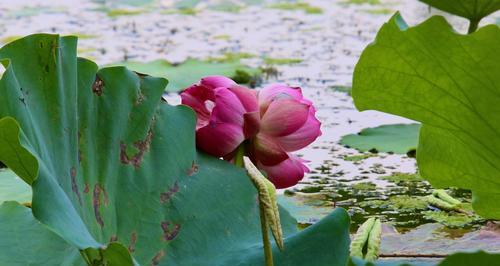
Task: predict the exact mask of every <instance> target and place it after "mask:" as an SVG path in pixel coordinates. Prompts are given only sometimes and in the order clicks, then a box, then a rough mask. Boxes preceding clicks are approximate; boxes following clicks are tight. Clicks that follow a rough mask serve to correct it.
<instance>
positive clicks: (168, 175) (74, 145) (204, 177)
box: [0, 34, 349, 266]
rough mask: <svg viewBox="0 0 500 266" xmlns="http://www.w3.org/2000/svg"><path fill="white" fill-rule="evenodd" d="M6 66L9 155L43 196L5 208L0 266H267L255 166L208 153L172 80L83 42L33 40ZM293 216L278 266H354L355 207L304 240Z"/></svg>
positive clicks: (3, 151)
mask: <svg viewBox="0 0 500 266" xmlns="http://www.w3.org/2000/svg"><path fill="white" fill-rule="evenodd" d="M0 58H1V61H2V62H3V63H4V65H5V66H6V71H5V73H4V75H3V76H2V78H1V79H0V142H2V141H3V142H6V143H7V142H8V143H9V145H0V160H1V161H2V162H3V163H5V164H6V165H7V166H8V167H9V168H10V169H12V171H14V172H15V173H16V174H17V175H18V176H19V177H21V178H22V179H23V180H24V181H26V183H28V184H30V185H31V189H32V192H33V199H32V209H31V211H32V212H31V211H30V209H28V208H25V207H23V206H21V205H19V204H18V203H15V202H14V203H13V202H4V203H3V204H2V205H0V228H1V229H0V230H3V231H2V232H4V231H5V232H13V233H12V234H6V235H7V236H6V235H4V234H3V233H2V239H0V246H1V247H2V252H1V255H0V265H27V264H30V263H31V262H32V261H47V264H51V265H59V264H62V265H75V264H76V265H78V264H81V263H82V258H81V257H80V254H79V253H78V250H80V251H81V253H82V255H83V258H84V259H85V260H86V261H87V263H88V264H95V265H104V264H105V265H120V266H122V265H124V266H126V265H132V263H133V260H134V261H135V262H136V263H137V264H139V265H234V264H236V263H241V264H248V265H257V264H262V263H263V252H262V248H261V243H262V242H261V233H260V222H259V209H258V205H257V201H256V190H255V188H254V187H253V185H252V184H251V182H250V180H249V178H248V177H247V176H246V174H245V171H244V170H243V169H238V168H236V167H235V166H233V165H231V164H229V163H227V162H225V161H222V160H219V159H216V158H212V157H210V156H207V155H203V154H199V153H197V152H196V149H195V140H194V128H195V115H194V112H193V111H192V110H191V109H189V108H188V107H186V106H170V105H168V104H166V103H163V102H162V101H161V95H162V94H163V92H164V88H165V86H166V85H167V81H166V80H165V79H162V78H154V77H149V76H144V75H138V74H136V73H134V72H131V71H129V70H127V69H126V68H124V67H110V68H103V69H100V70H98V68H97V66H96V64H94V63H93V62H91V61H88V60H85V59H77V58H76V38H75V37H59V36H57V35H46V34H37V35H32V36H28V37H26V38H23V39H20V40H17V41H15V42H13V43H10V44H8V45H6V46H5V47H3V48H2V49H0ZM0 177H1V176H0ZM2 182H10V179H9V178H7V179H4V180H3V179H0V186H1V185H2ZM2 200H9V199H4V198H2ZM11 200H19V199H17V198H15V197H13V198H11ZM13 213H14V214H15V215H13ZM281 213H282V216H281V217H282V223H283V229H284V233H285V236H286V239H285V252H284V253H279V252H278V251H277V250H275V254H274V256H275V261H276V265H304V264H306V263H307V261H305V260H307V259H308V258H309V256H314V257H315V258H316V259H318V260H319V261H320V262H321V264H320V265H327V264H330V263H331V264H336V265H341V264H343V263H345V262H346V261H347V259H348V248H349V232H348V231H349V230H348V228H349V217H348V215H347V213H346V212H345V211H344V210H342V209H338V210H336V211H334V212H333V213H332V214H330V215H329V216H327V217H326V218H325V219H324V220H322V221H320V222H318V223H317V224H315V225H313V226H311V227H309V228H308V229H307V230H304V231H301V232H297V223H296V221H295V220H294V219H293V218H291V216H290V215H289V214H288V213H287V212H286V211H282V212H281ZM33 217H34V218H35V219H36V220H35V219H33ZM13 219H16V220H13ZM18 220H19V221H23V222H17V221H18ZM40 223H41V224H40ZM27 227H29V228H28V229H29V230H28V229H27ZM23 230H26V232H25V233H24V232H23ZM19 232H23V234H24V237H26V238H29V239H31V240H33V241H22V239H23V238H22V237H20V234H21V233H19ZM6 237H7V238H9V239H6ZM11 238H15V239H11ZM35 240H36V241H35ZM19 250H29V252H26V253H23V255H22V256H20V255H19V254H18V252H19ZM61 250H65V251H67V252H61ZM31 251H40V253H43V254H33V253H32V252H31ZM304 254H307V255H308V256H305V255H304ZM327 262H328V263H327Z"/></svg>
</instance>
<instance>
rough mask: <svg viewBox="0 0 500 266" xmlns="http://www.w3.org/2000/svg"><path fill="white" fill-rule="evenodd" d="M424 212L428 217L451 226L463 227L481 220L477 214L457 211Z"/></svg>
mask: <svg viewBox="0 0 500 266" xmlns="http://www.w3.org/2000/svg"><path fill="white" fill-rule="evenodd" d="M423 213H424V217H425V218H426V219H429V220H433V221H436V222H438V223H440V224H444V225H446V226H447V227H449V228H461V227H465V226H469V225H472V224H474V223H476V222H478V221H481V218H480V217H477V216H475V215H466V214H463V213H456V212H446V211H424V212H423Z"/></svg>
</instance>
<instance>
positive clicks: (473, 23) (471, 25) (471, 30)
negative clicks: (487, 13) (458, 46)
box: [467, 19, 481, 34]
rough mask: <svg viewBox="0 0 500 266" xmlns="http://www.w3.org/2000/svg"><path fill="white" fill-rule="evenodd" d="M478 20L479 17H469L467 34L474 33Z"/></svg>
mask: <svg viewBox="0 0 500 266" xmlns="http://www.w3.org/2000/svg"><path fill="white" fill-rule="evenodd" d="M479 21H481V20H480V19H471V20H470V23H469V30H468V31H467V33H468V34H471V33H474V32H475V31H476V30H477V28H478V26H479Z"/></svg>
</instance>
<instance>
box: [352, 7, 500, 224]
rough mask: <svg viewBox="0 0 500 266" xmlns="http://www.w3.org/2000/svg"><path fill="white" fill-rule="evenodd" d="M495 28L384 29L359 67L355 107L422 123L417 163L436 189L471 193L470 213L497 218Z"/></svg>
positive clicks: (398, 24) (498, 38) (397, 25)
mask: <svg viewBox="0 0 500 266" xmlns="http://www.w3.org/2000/svg"><path fill="white" fill-rule="evenodd" d="M498 62H500V29H499V28H498V26H495V25H490V26H487V27H484V28H481V29H480V30H479V31H478V32H476V33H474V34H471V35H460V34H458V33H456V32H454V31H453V30H452V29H451V27H450V25H449V24H448V23H447V22H446V21H445V20H444V19H443V18H442V17H433V18H431V19H429V20H427V21H426V22H424V23H422V24H420V25H418V26H416V27H413V28H407V27H406V24H405V23H404V21H403V20H402V18H401V17H400V16H399V15H396V16H394V17H393V18H392V19H391V20H390V21H389V22H388V23H387V24H385V25H384V26H383V27H382V29H381V30H380V32H379V33H378V35H377V38H376V41H375V42H374V43H373V44H372V45H370V46H369V47H368V48H366V50H365V51H364V52H363V54H362V56H361V59H360V61H359V63H358V64H357V66H356V69H355V73H354V81H353V98H354V101H355V104H356V107H357V108H358V109H359V110H368V109H374V110H380V111H384V112H388V113H392V114H396V115H401V116H404V117H407V118H410V119H413V120H417V121H420V122H422V124H423V126H422V128H421V130H420V140H419V146H418V148H417V161H418V165H419V168H420V174H421V175H422V177H424V178H426V179H428V180H429V181H430V182H431V183H432V185H433V186H435V187H438V188H444V187H449V186H455V187H460V188H464V189H471V190H472V191H473V206H474V209H475V210H476V211H477V212H478V213H479V214H480V215H482V216H484V217H486V218H497V219H498V218H500V206H499V205H498V204H497V203H498V202H499V201H500V164H499V162H500V116H499V114H500V104H499V103H500V64H498Z"/></svg>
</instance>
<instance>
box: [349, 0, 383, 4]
mask: <svg viewBox="0 0 500 266" xmlns="http://www.w3.org/2000/svg"><path fill="white" fill-rule="evenodd" d="M344 3H347V4H354V5H362V4H368V5H379V4H380V0H345V1H344Z"/></svg>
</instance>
